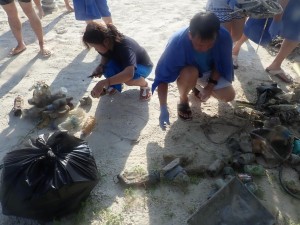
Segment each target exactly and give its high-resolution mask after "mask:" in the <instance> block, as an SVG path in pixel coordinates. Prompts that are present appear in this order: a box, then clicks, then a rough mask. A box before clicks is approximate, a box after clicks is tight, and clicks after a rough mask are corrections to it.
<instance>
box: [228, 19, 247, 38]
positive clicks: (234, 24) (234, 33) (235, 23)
mask: <svg viewBox="0 0 300 225" xmlns="http://www.w3.org/2000/svg"><path fill="white" fill-rule="evenodd" d="M244 24H245V18H242V19H234V20H232V21H231V30H230V34H231V38H232V41H233V42H236V41H238V40H239V39H240V38H241V36H242V34H243V31H244Z"/></svg>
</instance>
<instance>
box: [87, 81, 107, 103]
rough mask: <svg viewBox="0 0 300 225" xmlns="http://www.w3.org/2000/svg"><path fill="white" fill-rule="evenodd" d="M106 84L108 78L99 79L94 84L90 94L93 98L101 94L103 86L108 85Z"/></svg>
mask: <svg viewBox="0 0 300 225" xmlns="http://www.w3.org/2000/svg"><path fill="white" fill-rule="evenodd" d="M108 86H109V80H108V79H105V80H101V81H99V82H98V83H97V84H96V85H95V87H94V88H93V90H92V91H91V96H92V97H93V98H99V97H100V96H101V93H102V92H103V89H104V87H108Z"/></svg>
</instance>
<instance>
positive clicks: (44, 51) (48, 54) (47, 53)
mask: <svg viewBox="0 0 300 225" xmlns="http://www.w3.org/2000/svg"><path fill="white" fill-rule="evenodd" d="M39 54H40V55H41V56H42V57H43V58H49V57H50V56H51V54H52V53H51V51H49V50H47V49H44V50H43V51H40V52H39Z"/></svg>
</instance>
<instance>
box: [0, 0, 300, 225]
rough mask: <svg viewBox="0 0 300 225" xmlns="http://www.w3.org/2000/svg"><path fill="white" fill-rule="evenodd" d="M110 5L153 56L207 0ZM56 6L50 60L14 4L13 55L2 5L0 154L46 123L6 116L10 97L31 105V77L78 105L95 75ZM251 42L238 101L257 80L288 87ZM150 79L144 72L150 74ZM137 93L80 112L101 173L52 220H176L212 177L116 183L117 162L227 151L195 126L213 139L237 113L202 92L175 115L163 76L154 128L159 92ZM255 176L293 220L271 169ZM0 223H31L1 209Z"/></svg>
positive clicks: (281, 220) (48, 33) (129, 165)
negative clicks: (165, 108) (166, 116)
mask: <svg viewBox="0 0 300 225" xmlns="http://www.w3.org/2000/svg"><path fill="white" fill-rule="evenodd" d="M109 4H110V8H111V11H112V14H113V20H114V23H115V25H116V26H117V27H118V29H119V30H120V31H121V32H123V33H125V34H126V35H128V36H131V37H133V38H134V39H136V40H137V41H138V42H139V43H140V44H141V45H142V46H144V47H145V48H146V49H147V51H148V52H149V55H150V56H151V59H152V61H153V62H154V64H156V63H157V60H158V59H159V57H160V55H161V53H162V52H163V50H164V46H165V45H166V43H167V40H168V38H169V37H170V35H171V34H172V33H173V32H175V31H176V30H177V29H179V28H181V27H183V26H185V25H187V24H188V23H189V20H190V18H191V17H192V16H193V15H194V14H195V13H196V12H198V11H200V10H204V6H205V4H206V1H195V0H186V1H180V0H174V1H161V0H152V1H150V0H143V1H140V0H122V1H116V0H111V1H109ZM58 6H59V9H58V10H57V11H56V12H54V13H52V14H49V15H46V16H45V17H44V18H43V20H42V23H43V27H44V33H45V39H46V42H47V48H49V49H50V50H51V51H52V53H53V54H52V56H51V57H50V58H49V59H43V58H41V57H40V56H39V55H38V54H37V53H38V44H37V40H36V37H35V36H34V34H33V32H32V30H31V27H30V24H29V22H28V20H27V18H26V17H25V16H24V15H23V14H22V13H21V10H20V16H21V19H22V24H23V34H24V39H25V42H26V44H27V50H26V51H25V52H23V53H22V54H20V55H18V56H15V57H7V55H8V53H9V51H10V49H11V48H13V47H15V45H16V42H15V39H14V37H13V35H12V33H11V31H10V28H9V25H8V23H7V18H6V15H5V13H4V11H3V10H2V9H0V99H1V100H0V107H1V114H0V124H1V125H0V132H1V135H0V143H1V149H0V158H3V157H4V155H5V154H6V153H7V152H9V151H11V150H13V149H16V148H17V146H18V144H19V143H20V142H22V140H23V139H24V138H25V139H26V137H27V136H28V135H31V136H35V135H37V134H42V133H48V132H51V131H52V130H51V129H44V130H38V129H36V128H35V124H34V123H33V122H32V121H29V120H26V119H23V118H18V117H14V116H13V115H12V113H11V109H12V106H13V101H14V98H15V97H16V96H17V95H22V96H23V97H24V99H25V106H24V108H29V105H28V103H27V101H26V99H29V98H31V97H32V92H31V91H28V89H29V88H30V87H31V86H32V85H33V84H34V83H35V82H36V81H40V80H43V81H45V82H46V83H47V84H48V85H50V86H51V89H52V90H57V89H59V88H60V87H62V86H64V87H66V88H67V90H68V94H69V95H71V96H73V97H74V100H73V102H74V103H76V104H77V103H78V101H79V99H81V97H82V96H84V95H86V94H89V92H90V91H91V89H92V87H93V86H94V85H95V84H96V82H97V79H95V80H90V79H88V78H87V76H88V75H89V74H91V72H92V71H93V69H94V68H95V67H96V66H97V63H98V62H99V60H100V58H99V56H98V54H97V53H96V52H95V51H93V50H92V51H89V52H88V51H87V50H86V49H85V48H84V46H83V44H82V42H81V36H82V33H83V30H84V28H85V23H84V22H79V21H76V20H75V19H74V14H73V13H66V12H65V8H64V5H63V2H62V1H59V2H58ZM256 48H257V45H255V44H254V43H252V42H247V43H246V44H244V46H243V48H242V50H241V54H240V61H239V64H240V68H239V69H238V70H236V71H235V75H236V78H235V81H234V83H233V84H234V87H235V89H236V92H237V96H236V99H240V100H247V101H254V99H255V97H256V96H255V95H256V94H255V88H256V86H258V85H259V84H260V83H261V82H269V81H271V80H272V79H274V81H276V82H279V84H280V86H281V88H282V89H283V90H287V87H286V86H285V85H284V84H283V83H281V82H280V81H278V80H275V79H276V78H271V77H269V76H268V74H267V73H266V72H264V68H265V67H266V66H268V64H269V63H270V62H271V60H272V58H273V57H272V56H270V54H269V53H268V52H267V51H266V50H265V49H263V48H259V49H258V52H257V53H255V50H256ZM283 67H284V69H285V70H286V71H288V72H289V73H290V74H291V75H292V76H293V77H294V78H296V75H295V74H294V73H293V71H292V69H291V64H290V62H288V61H286V62H285V63H284V65H283ZM153 77H154V73H153V72H152V74H151V76H150V80H151V78H152V79H153ZM138 93H139V90H138V89H136V88H129V87H127V88H126V91H124V92H123V93H122V94H119V93H118V94H116V95H114V96H112V97H110V96H104V97H102V98H101V99H100V100H98V99H94V100H93V104H92V107H91V109H90V110H89V111H88V112H87V114H88V115H94V116H95V117H96V120H97V125H96V127H95V129H94V131H93V133H92V134H91V135H90V136H88V137H87V138H86V140H87V141H88V143H89V145H90V147H91V148H92V149H93V152H94V155H95V159H96V162H97V165H98V168H99V170H100V172H101V181H100V182H99V184H98V185H97V186H96V188H95V189H94V191H93V192H92V194H91V197H90V198H89V199H88V200H87V202H86V203H85V204H84V206H85V207H83V208H82V209H81V210H80V212H78V213H77V214H76V215H71V216H68V217H67V218H64V219H63V220H61V221H55V222H53V224H79V225H81V224H92V225H96V224H131V225H133V224H136V225H146V224H151V225H169V224H170V225H171V224H172V225H173V224H174V225H182V224H186V221H187V219H188V218H189V217H190V216H191V215H192V214H193V213H194V212H195V211H196V209H197V208H198V206H199V205H200V204H201V203H203V202H204V201H205V200H206V198H207V196H208V194H209V193H210V191H211V190H212V185H213V183H214V181H215V179H213V178H207V177H202V178H201V177H195V178H193V182H192V183H191V184H189V185H188V186H187V187H185V188H180V187H178V186H176V185H171V184H168V183H167V184H166V183H161V184H159V185H157V186H155V187H153V188H148V189H144V188H141V189H138V188H126V187H125V188H124V187H122V186H121V185H120V184H116V183H115V182H114V180H113V178H114V177H115V176H116V175H117V174H119V173H120V172H121V171H122V170H124V169H127V170H136V171H148V170H152V169H159V168H161V167H162V166H163V159H162V155H163V154H164V153H184V154H187V155H196V157H194V163H199V164H209V163H211V162H213V161H214V160H215V159H216V158H217V157H219V156H221V155H222V154H226V153H228V150H227V148H226V146H225V144H214V143H212V142H210V141H209V139H208V138H207V137H206V136H205V135H204V132H203V127H206V128H210V129H211V130H210V131H211V137H212V138H213V139H214V140H216V141H220V142H221V141H222V140H225V139H226V138H227V137H228V135H229V134H230V133H232V132H235V131H236V130H237V129H238V127H240V126H241V124H243V123H245V121H243V120H240V119H238V118H236V117H235V116H234V115H233V106H234V102H233V103H230V104H224V103H219V102H218V101H216V100H215V99H210V100H209V101H208V102H206V103H204V104H201V105H200V103H199V102H197V100H196V99H195V98H194V97H193V96H190V99H191V103H192V111H193V113H194V119H193V120H192V121H190V122H183V121H181V120H178V119H177V115H176V104H177V101H178V92H177V89H176V86H175V84H171V87H170V93H169V108H170V110H171V118H170V120H171V125H170V127H168V129H167V130H166V131H162V130H161V129H160V128H159V126H158V117H159V102H158V98H157V94H156V93H155V94H154V96H153V98H152V100H151V101H150V102H149V103H146V102H139V100H138ZM232 124H233V125H232ZM255 181H256V182H257V184H258V185H259V187H260V189H261V192H262V193H263V194H262V195H261V196H260V198H259V199H260V201H261V203H262V204H263V205H264V206H265V207H266V208H267V209H268V210H269V211H270V212H271V213H272V214H273V215H274V216H275V217H276V218H278V224H286V225H287V224H299V223H300V217H299V208H298V207H297V206H299V201H298V200H296V199H293V198H292V197H290V196H288V195H287V194H286V193H284V192H283V191H282V189H281V188H280V186H279V184H278V178H277V171H276V170H268V171H267V176H265V177H264V178H262V179H259V180H255ZM0 224H1V225H15V224H22V225H25V224H26V225H29V224H38V223H37V222H36V221H33V220H28V219H22V218H16V217H10V216H5V215H3V214H1V215H0ZM49 224H52V223H49Z"/></svg>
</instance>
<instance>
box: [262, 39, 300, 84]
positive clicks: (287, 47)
mask: <svg viewBox="0 0 300 225" xmlns="http://www.w3.org/2000/svg"><path fill="white" fill-rule="evenodd" d="M298 44H299V42H298V41H290V40H288V39H284V40H283V42H282V45H281V47H280V49H279V52H278V54H277V55H276V57H275V59H274V60H273V62H272V63H271V65H270V66H268V67H267V68H266V71H267V72H268V73H270V74H271V75H274V76H277V77H278V78H280V79H281V80H282V81H284V82H286V83H292V82H293V79H292V77H290V76H289V75H288V74H286V73H285V72H284V71H283V70H282V69H281V64H282V62H283V60H284V59H285V58H286V57H287V56H288V55H289V54H290V53H291V52H292V51H293V50H294V49H295V48H296V47H297V46H298Z"/></svg>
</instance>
